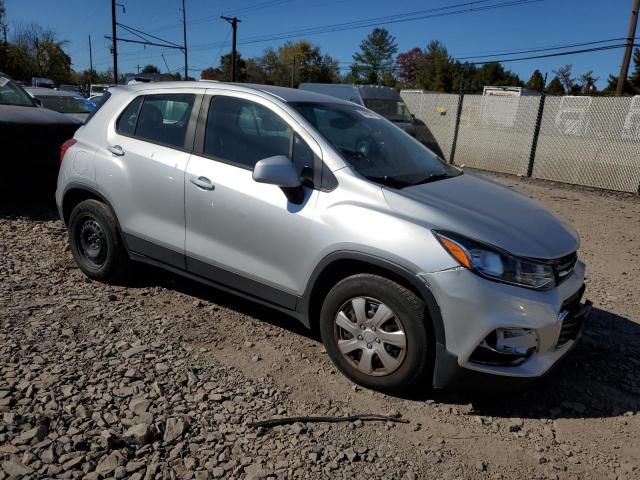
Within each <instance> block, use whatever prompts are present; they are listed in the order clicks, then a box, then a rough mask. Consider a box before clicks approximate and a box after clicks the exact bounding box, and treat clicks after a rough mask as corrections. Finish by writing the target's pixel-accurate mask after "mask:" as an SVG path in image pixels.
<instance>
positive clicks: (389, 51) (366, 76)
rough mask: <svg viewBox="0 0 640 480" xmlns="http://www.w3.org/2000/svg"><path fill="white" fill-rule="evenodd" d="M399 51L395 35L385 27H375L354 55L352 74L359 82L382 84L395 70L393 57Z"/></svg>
mask: <svg viewBox="0 0 640 480" xmlns="http://www.w3.org/2000/svg"><path fill="white" fill-rule="evenodd" d="M397 51H398V44H397V43H396V39H395V37H393V35H391V34H390V33H389V32H388V31H387V30H386V29H384V28H374V29H373V31H372V32H371V33H370V34H369V36H368V37H367V38H365V39H364V40H363V41H362V42H361V43H360V51H359V52H356V53H355V54H354V55H353V60H354V62H355V63H354V65H353V66H352V68H351V74H352V75H353V77H354V78H355V79H356V80H357V81H358V83H372V84H382V83H383V79H385V78H386V79H389V76H388V75H386V74H388V73H391V72H392V71H393V57H394V55H395V54H396V52H397Z"/></svg>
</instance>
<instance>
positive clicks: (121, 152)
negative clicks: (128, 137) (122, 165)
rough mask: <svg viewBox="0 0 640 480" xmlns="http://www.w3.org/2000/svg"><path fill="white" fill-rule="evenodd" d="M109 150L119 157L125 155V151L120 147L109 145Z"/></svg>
mask: <svg viewBox="0 0 640 480" xmlns="http://www.w3.org/2000/svg"><path fill="white" fill-rule="evenodd" d="M107 150H109V151H110V152H111V153H113V154H114V155H116V156H118V157H122V156H123V155H124V150H123V149H122V147H121V146H120V145H113V146H111V145H109V146H108V147H107Z"/></svg>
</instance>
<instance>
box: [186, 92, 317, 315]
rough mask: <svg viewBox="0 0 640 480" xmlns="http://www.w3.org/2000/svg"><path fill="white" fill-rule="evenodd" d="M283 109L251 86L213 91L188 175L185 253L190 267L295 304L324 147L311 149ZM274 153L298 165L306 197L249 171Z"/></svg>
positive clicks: (282, 302) (276, 301) (239, 287)
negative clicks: (294, 198)
mask: <svg viewBox="0 0 640 480" xmlns="http://www.w3.org/2000/svg"><path fill="white" fill-rule="evenodd" d="M205 106H206V101H205V104H204V105H203V107H205ZM283 117H286V113H285V112H283V111H280V109H279V107H277V106H274V105H270V104H269V102H267V101H266V100H264V99H262V98H261V97H257V96H253V95H250V94H237V96H232V95H231V94H230V95H229V96H227V95H225V96H215V97H212V98H211V100H210V103H209V106H208V116H207V122H206V128H205V129H204V132H203V133H204V135H203V137H204V138H203V140H202V152H201V153H200V154H193V155H192V156H191V159H190V160H189V163H188V165H187V171H186V176H185V210H186V225H187V230H186V253H187V268H188V270H189V271H191V272H192V273H195V274H197V275H200V276H203V277H207V278H209V279H211V280H213V281H217V282H219V283H222V284H225V285H227V286H230V287H232V288H234V289H236V290H240V291H243V292H245V293H248V294H250V295H252V296H255V297H258V298H261V299H264V300H267V301H269V302H271V303H274V304H277V305H280V306H284V307H287V308H290V309H293V308H295V304H296V299H297V297H298V296H299V295H300V294H301V293H302V292H303V290H304V285H303V283H304V281H303V279H304V278H305V274H306V275H308V271H307V269H308V265H307V264H308V262H309V261H310V259H309V258H308V247H309V241H308V240H309V239H310V238H312V236H313V234H314V221H313V215H314V208H315V204H316V201H317V196H318V191H317V190H315V189H314V188H313V172H314V162H315V161H316V158H317V155H319V153H320V149H319V147H318V146H317V145H315V148H316V151H317V153H315V154H314V152H313V150H312V149H311V148H310V147H309V143H311V142H313V140H312V139H311V138H310V137H308V134H306V132H305V133H302V134H301V133H298V132H296V128H295V122H293V121H292V120H289V121H285V119H284V118H283ZM302 135H304V136H306V137H307V140H305V139H304V138H303V136H302ZM274 155H285V156H287V157H289V158H292V159H293V161H294V163H295V165H296V166H297V168H298V172H299V173H300V175H301V179H302V181H303V185H305V187H304V190H305V195H304V200H303V202H302V203H301V204H294V203H291V202H290V201H289V200H287V197H286V196H285V194H284V193H283V191H282V190H281V189H280V188H279V187H276V186H273V185H266V184H261V183H257V182H255V181H254V180H253V179H252V170H253V167H254V165H255V164H256V162H257V161H258V160H261V159H263V158H267V157H271V156H274Z"/></svg>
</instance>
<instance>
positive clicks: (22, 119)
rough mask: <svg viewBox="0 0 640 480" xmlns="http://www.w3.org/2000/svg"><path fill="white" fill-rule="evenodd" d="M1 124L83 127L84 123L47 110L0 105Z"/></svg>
mask: <svg viewBox="0 0 640 480" xmlns="http://www.w3.org/2000/svg"><path fill="white" fill-rule="evenodd" d="M0 124H11V125H76V126H80V125H82V121H80V120H78V119H75V118H73V117H71V116H67V115H64V114H62V113H58V112H54V111H53V110H49V109H47V108H39V107H19V106H15V105H0Z"/></svg>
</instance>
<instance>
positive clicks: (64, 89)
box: [58, 85, 82, 95]
mask: <svg viewBox="0 0 640 480" xmlns="http://www.w3.org/2000/svg"><path fill="white" fill-rule="evenodd" d="M58 90H59V91H61V92H72V93H77V94H78V95H82V92H81V90H80V87H78V86H77V85H60V86H59V87H58Z"/></svg>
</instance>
